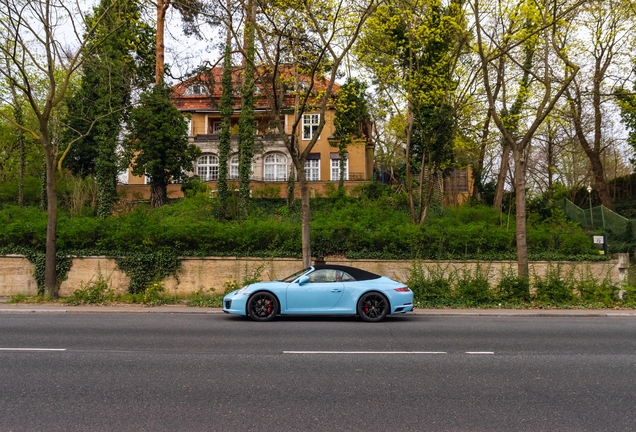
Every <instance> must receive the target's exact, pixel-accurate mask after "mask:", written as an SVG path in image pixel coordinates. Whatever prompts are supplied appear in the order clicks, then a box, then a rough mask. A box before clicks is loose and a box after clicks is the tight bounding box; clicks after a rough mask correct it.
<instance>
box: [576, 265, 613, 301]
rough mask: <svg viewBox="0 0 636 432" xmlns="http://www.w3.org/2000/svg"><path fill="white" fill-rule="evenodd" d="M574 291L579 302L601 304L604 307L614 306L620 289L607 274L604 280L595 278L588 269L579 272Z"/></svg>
mask: <svg viewBox="0 0 636 432" xmlns="http://www.w3.org/2000/svg"><path fill="white" fill-rule="evenodd" d="M576 290H577V291H578V293H579V295H580V297H581V300H583V301H586V302H595V303H602V304H603V305H605V306H611V305H613V304H615V303H616V302H617V301H618V300H620V299H619V297H618V293H619V291H620V287H619V286H617V285H616V284H614V283H613V282H612V280H611V277H610V275H609V272H608V274H606V275H605V277H604V278H602V279H601V278H599V277H596V276H595V275H594V274H593V273H592V271H591V270H590V268H589V267H588V268H586V269H585V270H581V271H579V276H578V278H577V281H576Z"/></svg>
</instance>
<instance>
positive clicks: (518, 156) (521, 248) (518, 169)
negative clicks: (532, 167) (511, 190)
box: [513, 148, 529, 277]
mask: <svg viewBox="0 0 636 432" xmlns="http://www.w3.org/2000/svg"><path fill="white" fill-rule="evenodd" d="M513 153H514V156H513V157H514V160H515V193H516V194H515V204H516V207H517V211H516V222H517V230H516V239H517V275H518V276H519V277H527V276H528V273H529V272H528V244H527V239H526V159H525V155H524V154H523V150H519V149H517V148H515V150H514V151H513Z"/></svg>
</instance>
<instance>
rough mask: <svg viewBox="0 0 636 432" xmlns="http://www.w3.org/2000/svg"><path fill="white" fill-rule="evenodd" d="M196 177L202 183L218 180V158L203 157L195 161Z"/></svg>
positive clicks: (211, 156)
mask: <svg viewBox="0 0 636 432" xmlns="http://www.w3.org/2000/svg"><path fill="white" fill-rule="evenodd" d="M197 175H198V176H199V177H201V180H203V181H211V180H218V179H219V158H218V157H216V156H214V155H203V156H201V157H200V158H199V159H198V160H197Z"/></svg>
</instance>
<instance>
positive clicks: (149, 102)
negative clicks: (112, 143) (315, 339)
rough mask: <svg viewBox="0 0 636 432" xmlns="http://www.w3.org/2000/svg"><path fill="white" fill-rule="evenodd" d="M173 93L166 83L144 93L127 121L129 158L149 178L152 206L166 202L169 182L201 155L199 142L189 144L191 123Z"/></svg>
mask: <svg viewBox="0 0 636 432" xmlns="http://www.w3.org/2000/svg"><path fill="white" fill-rule="evenodd" d="M171 93H172V90H171V89H170V87H169V86H167V85H166V84H164V83H161V84H160V85H156V86H154V87H153V89H152V90H151V91H149V92H145V93H142V95H141V97H140V101H139V106H136V107H135V108H133V109H132V110H131V112H130V119H129V122H128V135H127V137H126V140H125V145H126V149H127V154H128V159H129V160H130V161H131V167H132V172H133V174H135V175H138V176H143V175H145V176H147V177H148V178H149V179H150V206H151V207H161V206H162V205H163V204H164V203H165V200H166V198H167V187H168V184H169V183H170V182H171V181H180V180H182V179H183V178H185V177H186V176H187V171H192V170H193V169H194V168H193V162H194V161H195V160H196V159H197V158H198V157H199V156H200V155H201V150H200V149H199V148H198V147H197V146H195V145H194V144H188V134H187V131H188V123H187V121H186V119H185V118H184V116H183V114H181V112H179V110H177V108H175V106H174V105H173V104H172V102H171V100H170V94H171Z"/></svg>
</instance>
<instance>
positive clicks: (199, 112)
mask: <svg viewBox="0 0 636 432" xmlns="http://www.w3.org/2000/svg"><path fill="white" fill-rule="evenodd" d="M222 74H223V69H222V68H221V67H214V68H212V69H211V70H209V71H207V72H205V73H203V74H200V75H198V76H195V77H192V78H190V79H188V80H186V81H183V82H181V83H179V84H177V85H175V86H173V89H174V93H173V103H174V105H175V106H176V107H177V108H178V109H179V110H180V111H181V112H183V113H187V114H188V115H189V139H190V142H191V143H194V144H195V145H197V146H198V147H199V148H200V149H201V151H202V155H201V157H199V159H198V160H197V161H196V163H195V167H194V173H193V174H197V175H198V176H199V177H200V178H201V179H202V180H204V181H205V182H207V183H208V184H209V185H210V187H211V188H212V189H216V182H217V181H218V176H219V132H220V130H221V114H220V112H219V103H220V99H221V94H222V88H221V77H222ZM232 81H233V88H234V95H233V98H232V99H233V100H232V102H233V107H234V114H233V115H232V120H231V124H232V127H231V133H232V138H231V155H230V158H229V161H228V170H227V172H228V179H229V180H237V181H238V177H239V170H238V120H239V115H240V109H241V93H240V90H241V87H242V86H241V74H240V70H239V69H238V68H237V69H235V70H234V72H233V79H232ZM316 85H317V86H319V85H324V82H323V84H320V83H318V84H316ZM256 95H257V98H256V106H255V110H254V116H255V119H256V136H255V149H254V150H255V151H254V155H255V156H254V160H253V164H252V182H251V185H252V191H253V193H255V192H258V191H259V190H265V189H267V190H268V191H269V194H270V195H271V194H272V192H271V191H275V190H276V188H278V191H279V193H278V196H280V197H285V196H286V195H287V192H286V191H287V180H288V178H289V176H290V173H292V169H291V168H292V159H291V156H290V154H289V152H288V150H287V148H286V146H285V143H284V141H283V137H282V136H281V135H280V133H279V130H278V129H277V128H276V127H275V126H274V125H273V121H272V112H271V110H270V108H269V103H268V99H267V97H266V96H265V94H264V93H263V87H262V84H261V83H259V82H257V90H256ZM282 101H283V106H284V107H288V108H289V110H287V111H285V110H283V112H286V113H285V114H283V115H282V117H283V118H281V122H282V123H283V124H284V125H285V132H286V133H287V134H291V133H292V122H293V121H294V112H293V107H294V103H295V96H294V95H293V94H292V93H291V92H287V93H284V94H283V97H282ZM334 115H335V110H334V108H333V107H331V108H329V109H328V110H327V112H326V114H325V121H326V123H325V126H324V128H323V130H322V132H321V134H320V137H319V139H318V141H317V142H316V144H315V146H314V147H313V149H312V151H311V153H310V154H309V157H308V158H307V161H306V163H305V169H306V176H307V180H308V181H309V187H310V192H311V194H312V195H315V194H316V193H322V192H323V191H324V189H325V183H329V182H337V181H338V180H339V176H340V158H339V155H338V149H337V148H336V147H333V146H332V145H331V144H330V143H329V137H332V135H333V133H334V131H335V128H334V123H333V121H334ZM319 122H320V113H319V112H313V111H309V112H307V113H306V114H304V115H303V116H302V119H301V124H300V127H298V128H297V137H296V142H298V143H300V149H301V150H303V149H304V148H306V146H307V144H308V143H309V141H310V140H311V139H312V137H313V135H314V134H315V133H316V131H317V128H318V123H319ZM370 127H371V126H370V124H367V125H363V128H362V129H364V130H363V131H362V134H361V135H362V139H358V140H355V141H354V143H353V144H351V145H349V146H348V147H347V158H346V162H345V174H344V179H345V184H346V185H347V186H351V185H354V184H356V183H360V182H365V181H368V180H371V176H372V172H373V143H372V142H371V140H370V138H369V137H370V135H371V134H370V133H369V132H370ZM144 183H145V179H144V178H141V177H136V176H133V175H130V174H129V177H128V184H129V185H143V184H144ZM175 186H177V185H173V187H171V188H169V196H171V197H178V196H180V190H177V189H178V188H177V187H175ZM140 190H141V188H140ZM296 191H297V192H296V193H299V188H296ZM274 195H275V194H274ZM256 196H258V195H256Z"/></svg>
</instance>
